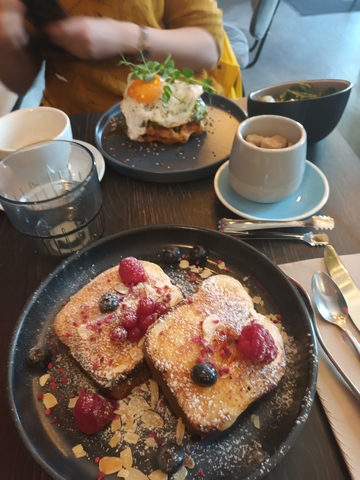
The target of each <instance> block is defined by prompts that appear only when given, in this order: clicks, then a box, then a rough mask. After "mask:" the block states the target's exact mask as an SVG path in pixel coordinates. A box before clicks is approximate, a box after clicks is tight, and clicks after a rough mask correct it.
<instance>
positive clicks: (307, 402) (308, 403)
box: [6, 224, 318, 480]
mask: <svg viewBox="0 0 360 480" xmlns="http://www.w3.org/2000/svg"><path fill="white" fill-rule="evenodd" d="M161 230H164V231H165V232H166V231H167V230H179V231H182V232H184V231H195V232H199V233H203V234H207V235H210V236H213V237H217V238H219V239H220V238H226V242H229V243H232V244H233V246H234V247H239V246H241V248H245V250H248V251H249V253H251V254H252V255H255V256H258V257H259V258H261V262H264V263H265V264H267V266H269V267H270V268H273V269H275V270H276V271H277V273H278V274H279V275H280V276H281V277H282V280H283V281H284V282H285V283H287V286H288V288H290V290H292V292H293V294H295V296H296V297H297V298H298V300H299V303H300V304H301V308H302V310H303V312H302V313H304V314H305V315H304V318H305V319H306V321H305V327H306V330H307V331H308V335H309V336H310V338H311V342H312V344H313V351H312V353H311V356H312V357H313V358H312V361H310V362H309V367H310V368H309V372H308V373H309V382H308V385H307V387H306V394H305V396H304V397H303V400H302V402H301V406H300V408H299V413H298V417H297V418H298V420H297V421H296V422H295V424H294V425H293V427H292V428H291V430H290V432H289V434H288V436H287V438H286V440H285V441H284V442H282V443H281V444H280V445H279V447H278V448H277V450H276V451H275V453H273V454H272V455H271V456H270V457H269V458H267V459H265V461H264V462H261V463H260V464H259V466H258V467H257V468H256V469H254V470H253V471H252V472H251V473H249V474H248V475H246V476H245V477H241V480H259V479H260V478H262V477H263V476H264V475H265V474H266V473H268V472H269V471H270V470H271V469H272V468H273V467H275V466H276V465H277V464H278V463H279V461H280V460H281V459H282V458H283V457H284V455H285V454H286V453H287V452H288V450H289V449H290V448H291V446H292V445H293V444H294V442H295V440H296V439H297V438H298V436H299V434H300V432H301V430H302V428H303V426H304V424H305V422H306V420H307V418H308V415H309V412H310V410H311V407H312V404H313V401H314V398H315V393H316V381H317V374H318V362H317V358H318V347H317V341H316V336H315V330H314V326H313V324H312V321H311V317H310V314H309V311H308V309H307V307H306V305H305V303H304V301H303V299H302V297H301V295H300V293H299V292H298V290H297V288H296V286H295V285H294V283H293V282H292V281H291V279H290V278H289V277H288V276H287V275H286V274H285V273H284V272H283V271H282V270H281V269H280V268H279V267H278V266H277V265H276V264H275V263H274V262H272V261H271V260H270V259H269V258H267V257H266V256H265V255H264V254H262V253H261V252H259V251H258V250H256V249H255V248H254V247H253V246H251V245H248V244H247V243H245V242H243V241H241V240H238V239H236V238H233V237H230V236H227V235H225V234H223V233H220V232H217V231H216V230H211V229H208V228H204V227H197V226H195V225H181V224H163V225H150V226H146V227H137V228H132V229H128V230H124V231H122V232H120V233H115V234H112V235H109V236H107V237H104V238H102V239H100V240H98V241H96V242H94V243H93V244H91V245H89V246H87V247H85V248H83V249H82V250H81V251H79V252H76V253H74V254H73V255H71V256H70V257H69V258H68V259H66V260H64V261H63V262H62V263H61V264H60V265H59V266H57V267H56V268H55V269H54V270H53V271H52V272H51V273H50V274H49V275H48V277H47V278H46V279H45V280H44V281H43V282H41V284H40V285H39V286H38V288H37V289H36V290H35V292H34V293H33V295H32V296H31V297H30V298H29V299H28V301H27V303H26V305H25V306H24V308H23V310H22V312H21V314H20V317H19V319H18V321H17V323H16V324H15V327H14V331H13V334H12V338H11V342H10V347H9V354H8V362H7V366H6V370H7V379H6V392H7V400H8V405H9V407H10V413H11V417H12V420H13V422H14V425H15V428H16V430H17V432H18V434H19V436H20V438H21V440H22V442H23V444H24V445H25V447H26V449H27V450H28V452H29V453H30V454H31V456H32V458H33V459H34V460H35V461H36V463H37V464H38V465H39V466H40V467H41V468H42V469H43V470H44V471H45V472H46V473H47V474H48V475H49V476H50V477H52V478H53V479H56V480H63V478H64V477H63V476H61V475H59V474H58V473H57V471H55V470H53V469H52V468H51V467H50V466H49V465H48V464H47V463H46V461H45V460H44V458H43V457H42V456H41V455H40V453H39V452H38V450H37V449H36V448H34V446H33V445H32V443H31V440H30V438H29V436H28V435H27V434H26V432H25V431H24V429H23V428H22V425H21V421H20V418H19V415H18V413H17V408H16V403H15V400H14V398H13V395H12V376H13V365H14V356H15V352H16V343H17V339H18V337H19V335H20V333H21V332H20V330H21V327H22V326H23V324H24V322H25V320H26V316H27V313H28V312H29V310H30V308H31V307H32V305H33V303H35V302H36V299H37V297H38V296H39V295H40V293H41V292H42V290H44V289H45V288H46V287H47V285H49V284H50V283H51V281H52V280H53V278H54V277H56V275H57V274H58V273H59V272H60V271H61V270H63V269H64V268H66V266H67V265H68V264H72V263H73V262H76V261H79V260H80V261H81V259H82V258H83V257H84V256H85V255H86V253H87V252H88V251H90V250H93V249H97V248H101V247H102V246H103V245H105V244H106V243H108V242H112V241H113V240H117V239H123V238H126V237H127V236H132V235H141V236H145V235H146V234H147V233H148V232H149V231H161ZM119 243H120V242H119Z"/></svg>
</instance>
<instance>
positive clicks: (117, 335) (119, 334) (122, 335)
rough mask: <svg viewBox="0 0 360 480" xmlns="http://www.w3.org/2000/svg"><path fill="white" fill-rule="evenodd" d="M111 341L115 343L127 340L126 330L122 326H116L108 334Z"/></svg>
mask: <svg viewBox="0 0 360 480" xmlns="http://www.w3.org/2000/svg"><path fill="white" fill-rule="evenodd" d="M110 335H111V339H112V340H114V341H115V342H124V341H125V340H126V339H127V335H128V334H127V330H126V328H124V327H123V326H122V325H117V326H116V327H115V328H114V329H113V330H111V332H110Z"/></svg>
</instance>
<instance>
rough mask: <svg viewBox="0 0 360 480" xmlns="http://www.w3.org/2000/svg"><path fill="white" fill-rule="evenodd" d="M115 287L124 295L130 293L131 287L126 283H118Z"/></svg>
mask: <svg viewBox="0 0 360 480" xmlns="http://www.w3.org/2000/svg"><path fill="white" fill-rule="evenodd" d="M114 289H115V290H116V291H117V292H118V293H121V294H122V295H127V294H128V293H129V287H127V286H126V285H125V284H124V283H118V284H117V285H115V287H114Z"/></svg>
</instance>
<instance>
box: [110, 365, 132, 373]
mask: <svg viewBox="0 0 360 480" xmlns="http://www.w3.org/2000/svg"><path fill="white" fill-rule="evenodd" d="M127 368H129V367H128V365H125V364H123V363H121V364H120V365H118V366H117V367H114V368H113V369H112V372H113V373H122V372H124V371H125V370H126V369H127Z"/></svg>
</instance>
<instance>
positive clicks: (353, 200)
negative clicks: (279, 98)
mask: <svg viewBox="0 0 360 480" xmlns="http://www.w3.org/2000/svg"><path fill="white" fill-rule="evenodd" d="M99 118H100V114H96V113H93V114H88V115H86V114H85V115H75V116H73V117H72V118H71V120H72V126H73V134H74V138H75V139H82V140H85V141H87V142H89V143H94V130H95V126H96V123H97V121H98V119H99ZM308 150H309V151H308V159H309V160H310V161H312V162H313V163H314V164H316V165H317V166H318V167H319V168H320V169H321V170H322V171H323V172H324V173H325V175H326V176H327V178H328V181H329V184H330V198H329V200H328V202H327V204H326V205H325V206H324V207H323V209H322V210H321V213H323V214H326V215H330V216H332V217H334V218H335V220H336V228H335V229H334V230H333V231H330V232H329V237H330V241H331V244H332V245H333V246H334V247H335V248H336V250H337V251H338V253H339V254H350V253H358V252H359V251H360V222H359V198H360V196H359V185H360V159H359V158H358V157H357V156H356V155H355V154H354V152H353V151H352V150H351V148H350V147H349V145H348V144H347V143H346V141H345V140H344V139H343V137H342V136H341V135H340V133H339V132H338V131H336V130H335V131H334V132H333V133H332V134H331V135H330V136H329V137H328V138H326V139H325V140H323V141H322V142H320V143H319V144H317V145H314V146H312V147H310V148H309V149H308ZM101 185H102V195H103V213H104V217H105V232H104V236H107V235H110V234H113V233H116V232H120V231H123V230H125V229H129V228H132V227H139V226H144V225H152V224H174V223H176V224H187V225H196V226H201V227H207V228H211V229H216V228H217V222H218V219H219V218H221V217H225V216H228V217H229V216H230V217H231V216H233V214H232V213H231V212H229V210H227V209H226V208H225V207H224V206H223V205H222V204H221V203H220V201H219V200H218V199H217V197H216V195H215V192H214V189H213V176H211V177H207V178H204V179H201V180H195V181H190V182H185V183H172V184H155V183H147V182H143V181H138V180H134V179H131V178H128V177H125V176H123V175H121V174H119V173H118V172H116V171H115V170H112V169H111V168H109V167H107V170H106V173H105V176H104V178H103V180H102V184H101ZM252 245H253V246H255V247H256V248H257V249H258V250H259V251H261V252H263V253H264V254H265V255H267V256H268V257H269V258H270V259H272V260H273V261H274V262H276V263H277V264H280V263H286V262H293V261H297V260H304V259H309V258H315V257H320V256H322V255H323V251H322V249H321V248H319V247H310V246H308V245H306V244H303V243H300V242H288V243H285V242H278V241H272V242H271V241H256V242H255V241H253V243H252ZM59 263H60V261H59V260H57V259H54V258H51V257H44V256H40V255H38V254H35V253H34V252H33V251H32V249H31V248H30V247H29V246H28V243H27V241H26V238H24V236H23V235H22V234H21V233H19V232H18V231H16V230H15V228H14V227H13V226H12V225H11V224H10V222H9V220H8V218H7V217H6V215H5V214H4V213H2V212H0V268H1V275H0V282H1V283H0V292H1V293H0V294H1V321H0V325H1V333H0V362H1V365H2V368H1V374H0V375H1V390H0V402H1V403H0V404H1V410H0V425H1V428H0V457H1V460H2V461H1V470H0V471H1V474H0V478H3V479H9V480H10V479H12V480H47V479H49V477H48V476H47V475H46V474H45V473H44V472H42V470H41V468H40V467H39V466H38V465H37V464H36V463H35V461H34V460H33V459H32V458H31V456H30V455H29V454H28V453H27V451H26V449H25V447H24V446H23V444H22V442H21V440H20V437H19V436H18V434H17V432H16V430H15V428H14V426H13V424H12V420H11V417H10V413H9V408H8V405H7V393H6V390H5V388H4V386H5V383H6V370H7V358H8V346H9V343H10V339H11V335H12V331H13V328H14V325H15V323H16V321H17V319H18V317H19V315H20V313H21V311H22V308H23V307H24V305H25V303H26V301H27V300H28V299H29V298H30V297H31V295H32V294H33V292H34V291H35V290H36V288H37V287H38V286H39V284H40V283H41V282H42V281H43V280H44V279H45V278H46V277H47V275H48V274H49V273H50V272H51V271H52V270H53V269H54V268H55V267H56V266H57V265H58V264H59ZM18 381H19V382H21V378H19V379H18ZM265 479H266V480H280V479H281V480H286V479H289V480H290V479H291V480H305V479H306V480H316V479H320V480H348V479H350V475H349V472H348V470H347V468H346V466H345V463H344V461H343V458H342V455H341V452H340V451H339V448H338V445H337V443H336V441H335V439H334V436H333V434H332V431H331V429H330V426H329V423H328V421H327V418H326V416H325V413H324V411H323V408H322V406H321V403H320V401H319V399H318V398H317V397H316V399H315V403H314V406H313V408H312V410H311V413H310V416H309V419H308V421H307V422H306V424H305V426H304V428H303V430H302V431H301V433H300V435H299V437H298V439H297V440H296V441H295V444H294V445H293V446H292V448H291V449H290V451H289V452H288V453H287V454H286V456H285V457H284V458H283V459H282V460H281V462H280V463H279V464H278V465H277V466H276V467H275V468H274V469H273V470H272V471H271V472H270V473H269V474H267V476H266V477H265ZM74 480H78V479H74Z"/></svg>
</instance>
